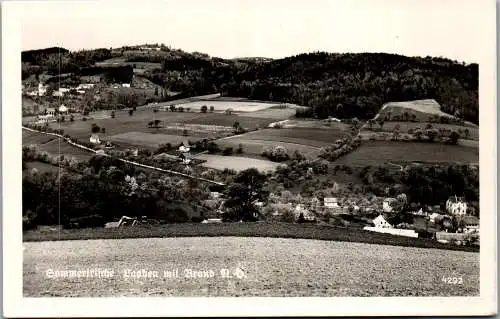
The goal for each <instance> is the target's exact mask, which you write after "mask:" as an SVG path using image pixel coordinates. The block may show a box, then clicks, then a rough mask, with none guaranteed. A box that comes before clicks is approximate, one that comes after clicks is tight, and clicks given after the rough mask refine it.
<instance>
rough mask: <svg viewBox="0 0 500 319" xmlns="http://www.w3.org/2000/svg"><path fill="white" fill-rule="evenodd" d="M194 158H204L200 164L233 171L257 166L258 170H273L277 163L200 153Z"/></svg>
mask: <svg viewBox="0 0 500 319" xmlns="http://www.w3.org/2000/svg"><path fill="white" fill-rule="evenodd" d="M196 158H199V159H202V160H206V162H204V163H203V164H201V166H204V167H208V168H214V169H218V170H224V169H225V168H229V169H234V170H235V171H237V172H239V171H243V170H246V169H248V168H251V167H255V168H257V169H258V170H259V171H263V172H266V171H270V170H274V169H275V168H276V167H277V166H278V165H279V164H278V163H274V162H271V161H268V160H264V159H255V158H248V157H239V156H223V155H209V154H200V155H197V156H196Z"/></svg>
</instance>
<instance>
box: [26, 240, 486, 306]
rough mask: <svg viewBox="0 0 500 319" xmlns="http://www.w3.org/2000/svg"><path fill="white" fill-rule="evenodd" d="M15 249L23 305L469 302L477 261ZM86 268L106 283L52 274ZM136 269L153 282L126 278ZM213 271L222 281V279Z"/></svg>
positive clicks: (250, 249)
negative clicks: (337, 299)
mask: <svg viewBox="0 0 500 319" xmlns="http://www.w3.org/2000/svg"><path fill="white" fill-rule="evenodd" d="M23 246H24V253H23V254H24V259H23V296H25V297H49V296H53V297H112V296H157V297H162V296H163V297H165V296H200V297H201V296H332V297H333V296H478V295H479V254H477V253H471V252H457V251H445V250H438V249H421V248H409V247H394V246H392V247H391V246H381V245H368V244H359V243H347V242H328V241H317V240H305V239H279V238H238V237H225V238H198V237H194V238H149V239H121V240H92V241H73V242H69V241H59V242H39V243H24V245H23ZM95 268H99V269H101V270H102V269H107V270H109V271H111V270H112V271H113V272H114V274H113V277H111V278H95V277H93V278H89V277H87V278H62V277H57V278H54V277H53V275H52V274H53V273H54V271H68V270H84V271H85V270H86V269H95ZM142 269H144V270H145V271H152V272H157V275H158V276H157V277H152V278H147V277H146V278H145V277H142V278H137V277H130V276H127V273H129V271H130V270H133V271H141V270H142ZM189 269H190V270H194V271H206V272H207V273H209V272H210V271H212V272H213V277H210V278H206V277H201V278H200V277H193V276H189V275H188V274H189ZM223 269H227V270H229V271H228V273H229V276H231V277H228V276H222V273H221V270H223ZM47 271H49V272H47ZM50 271H52V272H50ZM152 274H153V273H152ZM175 274H177V276H176V275H175ZM238 274H239V276H238ZM443 276H455V277H462V278H463V284H461V285H450V284H446V283H443V282H442V281H441V278H442V277H443Z"/></svg>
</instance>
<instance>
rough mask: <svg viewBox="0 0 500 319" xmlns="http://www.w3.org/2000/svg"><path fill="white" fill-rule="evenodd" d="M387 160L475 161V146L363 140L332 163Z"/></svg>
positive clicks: (380, 161)
mask: <svg viewBox="0 0 500 319" xmlns="http://www.w3.org/2000/svg"><path fill="white" fill-rule="evenodd" d="M391 161H392V162H398V161H403V162H405V161H408V162H412V161H422V162H436V163H437V162H446V163H449V162H461V163H478V162H479V149H477V148H473V147H463V146H454V145H446V144H440V143H409V142H384V141H374V142H363V144H362V145H361V146H360V147H359V148H358V149H357V150H355V151H354V152H352V153H350V154H347V155H345V156H343V157H341V158H340V159H339V160H337V161H336V162H335V163H336V164H346V165H356V166H357V165H362V166H366V165H380V164H384V163H386V162H391Z"/></svg>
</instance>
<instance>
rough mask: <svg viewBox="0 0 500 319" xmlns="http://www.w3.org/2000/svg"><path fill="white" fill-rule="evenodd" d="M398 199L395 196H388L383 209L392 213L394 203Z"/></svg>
mask: <svg viewBox="0 0 500 319" xmlns="http://www.w3.org/2000/svg"><path fill="white" fill-rule="evenodd" d="M396 201H397V199H395V198H386V199H385V200H384V202H383V203H382V210H383V211H384V212H385V213H390V212H392V206H391V205H392V203H394V202H396Z"/></svg>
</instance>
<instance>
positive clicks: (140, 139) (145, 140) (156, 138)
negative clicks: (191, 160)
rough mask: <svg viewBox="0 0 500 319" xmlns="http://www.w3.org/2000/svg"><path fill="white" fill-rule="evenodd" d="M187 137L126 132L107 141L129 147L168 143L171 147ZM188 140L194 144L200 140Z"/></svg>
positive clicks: (155, 145) (154, 145)
mask: <svg viewBox="0 0 500 319" xmlns="http://www.w3.org/2000/svg"><path fill="white" fill-rule="evenodd" d="M187 139H188V137H185V136H179V135H168V134H151V133H143V132H127V133H122V134H117V135H112V136H110V137H109V140H110V141H112V142H116V143H120V142H124V143H127V144H131V145H137V146H146V147H154V148H156V147H158V146H159V145H160V144H166V143H170V144H172V145H178V144H180V143H182V142H184V141H185V140H187ZM189 140H190V141H192V142H196V141H197V140H200V139H199V138H198V139H196V138H193V137H192V136H191V137H189Z"/></svg>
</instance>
